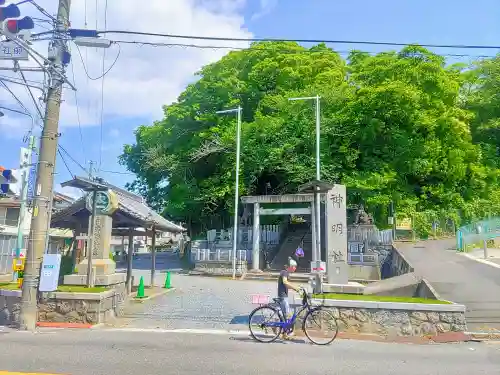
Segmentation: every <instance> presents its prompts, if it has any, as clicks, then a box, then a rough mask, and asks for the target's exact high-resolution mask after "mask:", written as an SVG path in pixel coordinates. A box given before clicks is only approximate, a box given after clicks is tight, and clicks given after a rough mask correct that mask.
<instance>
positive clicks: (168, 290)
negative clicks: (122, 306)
mask: <svg viewBox="0 0 500 375" xmlns="http://www.w3.org/2000/svg"><path fill="white" fill-rule="evenodd" d="M175 289H176V288H175V287H172V288H170V289H164V290H162V291H161V292H158V293H154V294H151V295H150V296H147V297H144V298H135V297H133V298H132V299H131V301H133V302H136V303H141V302H143V301H147V300H149V299H152V298H156V297H159V296H162V295H164V294H167V293H169V292H172V291H174V290H175ZM135 294H136V293H135V292H134V293H130V294H129V297H132V296H134V295H135Z"/></svg>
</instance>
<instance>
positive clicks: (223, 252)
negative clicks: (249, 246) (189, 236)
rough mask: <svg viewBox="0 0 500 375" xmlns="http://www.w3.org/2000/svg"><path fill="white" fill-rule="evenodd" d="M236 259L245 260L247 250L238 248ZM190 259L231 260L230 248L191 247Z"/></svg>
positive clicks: (199, 260) (203, 260)
mask: <svg viewBox="0 0 500 375" xmlns="http://www.w3.org/2000/svg"><path fill="white" fill-rule="evenodd" d="M236 255H237V256H236V260H237V261H243V262H247V261H248V259H247V250H238V251H237V252H236ZM191 260H192V261H193V262H208V261H212V262H231V261H232V249H197V248H192V249H191Z"/></svg>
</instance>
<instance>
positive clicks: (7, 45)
mask: <svg viewBox="0 0 500 375" xmlns="http://www.w3.org/2000/svg"><path fill="white" fill-rule="evenodd" d="M0 60H29V55H28V51H27V50H26V48H24V47H22V46H20V45H18V44H16V43H15V42H12V41H8V42H0Z"/></svg>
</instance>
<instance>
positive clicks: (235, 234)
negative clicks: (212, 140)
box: [215, 106, 242, 279]
mask: <svg viewBox="0 0 500 375" xmlns="http://www.w3.org/2000/svg"><path fill="white" fill-rule="evenodd" d="M241 110H242V108H241V106H238V107H236V108H233V109H226V110H224V111H217V112H215V113H217V114H224V113H236V114H237V124H236V181H235V186H234V224H233V254H232V256H233V279H235V278H236V251H237V246H238V203H239V200H240V197H239V186H240V144H241Z"/></svg>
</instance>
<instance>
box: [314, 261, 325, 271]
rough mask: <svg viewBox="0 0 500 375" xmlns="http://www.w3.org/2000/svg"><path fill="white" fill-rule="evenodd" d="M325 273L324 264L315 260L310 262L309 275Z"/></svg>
mask: <svg viewBox="0 0 500 375" xmlns="http://www.w3.org/2000/svg"><path fill="white" fill-rule="evenodd" d="M325 272H326V262H321V261H319V260H315V261H313V262H311V273H325Z"/></svg>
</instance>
